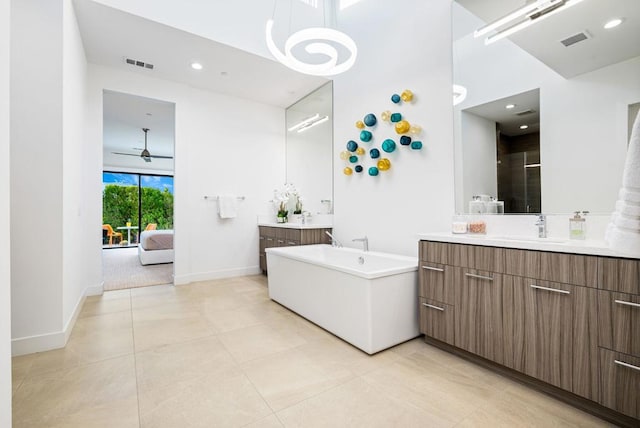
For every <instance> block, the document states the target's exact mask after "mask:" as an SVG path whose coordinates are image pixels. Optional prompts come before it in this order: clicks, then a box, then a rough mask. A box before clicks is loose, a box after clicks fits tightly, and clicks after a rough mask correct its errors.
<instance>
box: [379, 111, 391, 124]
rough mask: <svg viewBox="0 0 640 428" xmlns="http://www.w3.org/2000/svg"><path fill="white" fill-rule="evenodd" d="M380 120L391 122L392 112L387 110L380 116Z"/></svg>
mask: <svg viewBox="0 0 640 428" xmlns="http://www.w3.org/2000/svg"><path fill="white" fill-rule="evenodd" d="M380 119H382V120H384V121H385V122H389V120H391V112H390V111H389V110H385V111H383V112H382V113H381V114H380Z"/></svg>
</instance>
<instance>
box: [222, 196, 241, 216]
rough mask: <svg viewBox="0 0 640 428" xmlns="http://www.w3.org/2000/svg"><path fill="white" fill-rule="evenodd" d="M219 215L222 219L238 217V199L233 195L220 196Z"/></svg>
mask: <svg viewBox="0 0 640 428" xmlns="http://www.w3.org/2000/svg"><path fill="white" fill-rule="evenodd" d="M218 215H220V218H235V217H236V216H237V215H238V198H237V197H235V196H231V195H223V196H219V197H218Z"/></svg>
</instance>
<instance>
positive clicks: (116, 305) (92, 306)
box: [78, 290, 131, 318]
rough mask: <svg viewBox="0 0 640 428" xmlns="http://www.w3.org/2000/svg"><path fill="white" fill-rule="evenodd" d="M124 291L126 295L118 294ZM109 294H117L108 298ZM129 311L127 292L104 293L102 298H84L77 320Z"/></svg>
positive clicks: (129, 298) (128, 295)
mask: <svg viewBox="0 0 640 428" xmlns="http://www.w3.org/2000/svg"><path fill="white" fill-rule="evenodd" d="M121 291H124V292H126V293H120V292H121ZM109 293H118V294H117V295H116V296H117V297H116V296H109V295H108V294H109ZM122 311H131V296H130V293H129V290H117V291H111V292H109V291H108V292H105V293H104V294H103V295H102V296H89V297H87V298H86V300H85V302H84V305H83V306H82V310H81V311H80V314H79V315H78V318H84V317H91V316H95V315H104V314H109V313H112V312H122Z"/></svg>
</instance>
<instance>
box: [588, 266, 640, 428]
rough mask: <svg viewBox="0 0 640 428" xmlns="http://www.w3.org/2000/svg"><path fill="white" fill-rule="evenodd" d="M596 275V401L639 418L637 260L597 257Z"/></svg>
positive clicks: (639, 287)
mask: <svg viewBox="0 0 640 428" xmlns="http://www.w3.org/2000/svg"><path fill="white" fill-rule="evenodd" d="M598 275H599V283H598V287H599V288H600V289H599V290H598V345H599V346H600V348H599V349H600V361H599V363H600V385H601V389H600V397H599V402H600V404H602V405H603V406H606V407H609V408H612V409H615V410H616V411H618V412H620V413H623V414H625V415H628V416H631V417H634V418H636V419H640V260H631V259H617V258H611V257H601V258H600V259H599V260H598ZM638 426H640V422H639V423H638Z"/></svg>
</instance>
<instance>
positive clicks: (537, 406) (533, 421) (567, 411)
mask: <svg viewBox="0 0 640 428" xmlns="http://www.w3.org/2000/svg"><path fill="white" fill-rule="evenodd" d="M487 423H491V424H492V426H496V427H513V426H527V427H540V428H542V427H549V426H554V427H580V428H583V427H609V426H613V425H610V424H608V423H607V422H605V421H603V420H601V419H598V418H596V417H595V416H591V415H589V414H587V413H584V412H582V411H580V410H578V409H576V408H574V407H572V406H569V405H567V404H564V403H562V402H560V401H558V400H555V399H553V398H551V397H548V396H546V395H544V394H542V393H539V392H536V391H534V390H532V389H530V388H528V387H526V386H523V385H519V384H514V385H513V386H511V387H509V388H508V389H507V390H506V391H505V392H504V393H503V394H501V395H499V396H498V397H495V398H494V399H493V400H491V402H490V403H488V404H487V405H486V406H483V407H482V408H480V409H478V410H477V411H475V412H474V413H472V414H471V415H469V417H467V418H465V419H464V420H463V421H462V422H461V423H460V425H459V426H461V427H484V426H487V425H486V424H487Z"/></svg>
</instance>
